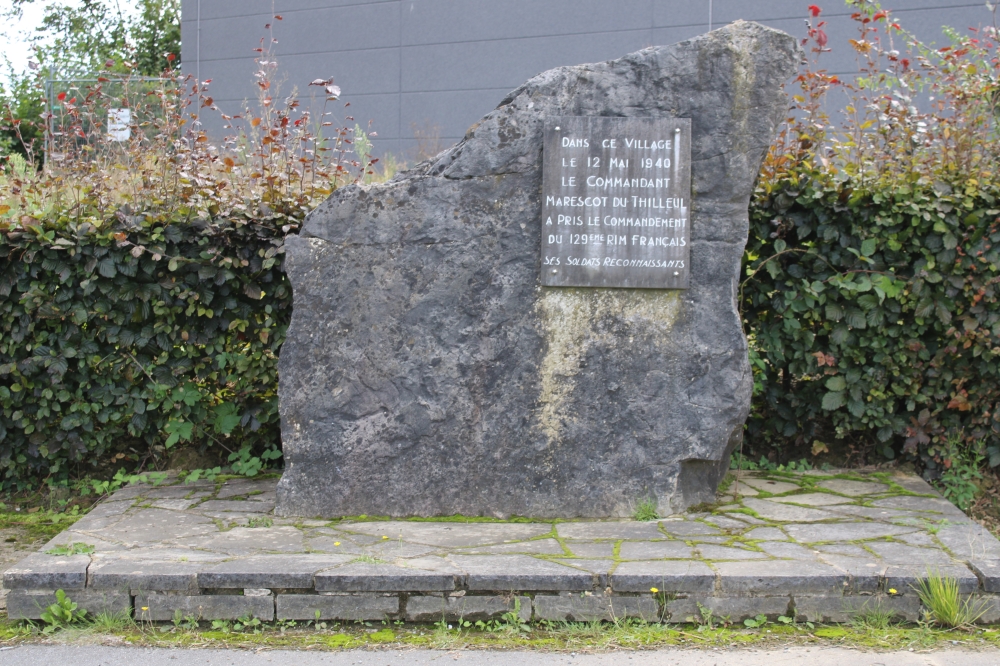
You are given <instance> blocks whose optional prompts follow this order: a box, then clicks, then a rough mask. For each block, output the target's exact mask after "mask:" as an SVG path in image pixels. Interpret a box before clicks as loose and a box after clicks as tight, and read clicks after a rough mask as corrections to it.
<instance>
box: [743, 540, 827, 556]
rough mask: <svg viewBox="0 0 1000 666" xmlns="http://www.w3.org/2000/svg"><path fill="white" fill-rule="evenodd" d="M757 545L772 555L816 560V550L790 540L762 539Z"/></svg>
mask: <svg viewBox="0 0 1000 666" xmlns="http://www.w3.org/2000/svg"><path fill="white" fill-rule="evenodd" d="M757 547H758V548H760V549H761V550H762V551H764V552H765V553H767V554H768V555H770V556H771V557H782V558H787V559H793V560H816V559H817V555H816V553H815V551H813V550H811V549H809V548H805V547H804V546H800V545H799V544H797V543H790V542H788V541H762V542H760V543H758V544H757Z"/></svg>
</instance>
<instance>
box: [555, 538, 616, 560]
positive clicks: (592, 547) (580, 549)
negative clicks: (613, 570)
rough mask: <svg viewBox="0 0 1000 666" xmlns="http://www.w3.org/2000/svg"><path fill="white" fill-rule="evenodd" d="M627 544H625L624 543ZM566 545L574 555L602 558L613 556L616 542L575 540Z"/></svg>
mask: <svg viewBox="0 0 1000 666" xmlns="http://www.w3.org/2000/svg"><path fill="white" fill-rule="evenodd" d="M622 545H625V544H622ZM566 546H567V547H568V548H569V549H570V552H572V553H573V556H574V557H587V558H602V557H611V556H612V555H613V554H614V550H615V544H614V543H612V542H610V541H603V542H600V543H587V542H586V541H573V542H570V543H567V544H566Z"/></svg>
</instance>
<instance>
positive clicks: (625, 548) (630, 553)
mask: <svg viewBox="0 0 1000 666" xmlns="http://www.w3.org/2000/svg"><path fill="white" fill-rule="evenodd" d="M618 557H619V558H621V559H623V560H662V559H690V558H692V557H694V551H693V549H692V548H691V546H688V545H686V544H684V543H683V542H681V541H639V542H631V541H626V542H625V543H623V544H622V545H621V549H620V550H619V551H618Z"/></svg>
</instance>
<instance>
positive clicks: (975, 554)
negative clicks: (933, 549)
mask: <svg viewBox="0 0 1000 666" xmlns="http://www.w3.org/2000/svg"><path fill="white" fill-rule="evenodd" d="M935 536H936V537H937V538H938V540H939V541H940V542H941V543H943V544H944V546H945V548H947V549H948V550H950V551H951V552H952V553H953V554H954V555H955V556H956V557H958V558H959V559H962V560H966V561H968V560H1000V541H997V538H996V537H995V536H993V535H992V534H991V533H990V532H989V530H987V529H986V528H985V527H983V526H982V525H979V524H978V523H969V524H966V525H946V526H945V527H942V528H940V529H938V530H937V533H936V534H935Z"/></svg>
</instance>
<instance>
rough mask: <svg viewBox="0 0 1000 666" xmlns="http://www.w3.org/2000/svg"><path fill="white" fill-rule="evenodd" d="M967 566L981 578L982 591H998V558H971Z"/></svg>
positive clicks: (999, 580) (999, 570) (999, 562)
mask: <svg viewBox="0 0 1000 666" xmlns="http://www.w3.org/2000/svg"><path fill="white" fill-rule="evenodd" d="M969 566H970V567H971V568H972V570H973V571H975V572H976V575H977V576H979V578H980V579H981V580H982V586H983V591H984V592H989V593H990V594H997V593H1000V560H972V561H970V562H969Z"/></svg>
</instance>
